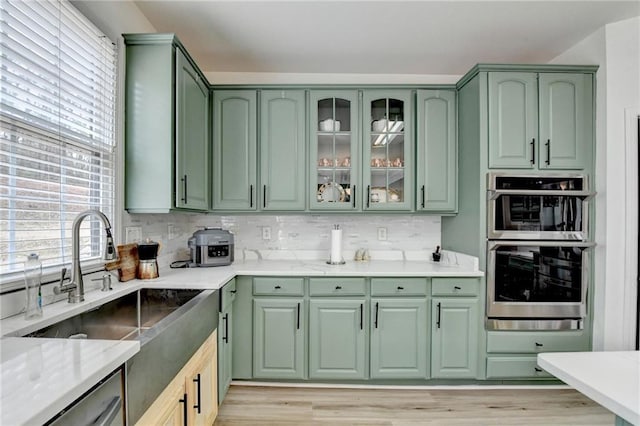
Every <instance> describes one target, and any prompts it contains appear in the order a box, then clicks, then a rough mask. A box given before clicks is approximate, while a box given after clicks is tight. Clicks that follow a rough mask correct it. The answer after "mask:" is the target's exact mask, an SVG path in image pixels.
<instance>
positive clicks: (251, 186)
mask: <svg viewBox="0 0 640 426" xmlns="http://www.w3.org/2000/svg"><path fill="white" fill-rule="evenodd" d="M249 207H250V208H253V185H249Z"/></svg>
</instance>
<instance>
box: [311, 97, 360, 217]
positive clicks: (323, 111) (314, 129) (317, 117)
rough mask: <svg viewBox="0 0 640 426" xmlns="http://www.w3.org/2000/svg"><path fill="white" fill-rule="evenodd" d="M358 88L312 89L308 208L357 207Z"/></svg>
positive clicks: (351, 208) (343, 208)
mask: <svg viewBox="0 0 640 426" xmlns="http://www.w3.org/2000/svg"><path fill="white" fill-rule="evenodd" d="M358 105H359V103H358V92H357V91H356V90H311V91H310V92H309V106H310V109H309V138H310V139H309V166H308V170H309V192H308V198H309V208H310V209H311V210H356V209H359V208H360V202H359V200H358V198H357V194H358V192H357V191H358V189H362V188H358V187H359V185H360V145H359V143H360V138H359V135H360V132H359V121H358V111H359V110H358Z"/></svg>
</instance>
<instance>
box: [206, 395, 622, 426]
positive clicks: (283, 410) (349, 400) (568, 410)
mask: <svg viewBox="0 0 640 426" xmlns="http://www.w3.org/2000/svg"><path fill="white" fill-rule="evenodd" d="M614 421H615V420H614V415H613V414H612V413H611V412H609V411H608V410H606V409H605V408H602V407H601V406H600V405H598V404H596V403H595V402H593V401H591V400H590V399H588V398H587V397H585V396H583V395H582V394H580V393H579V392H576V391H574V390H571V389H533V390H530V389H513V390H512V389H480V390H475V389H474V390H456V389H452V390H449V389H444V390H443V389H434V390H404V389H403V390H388V389H327V388H293V387H256V386H240V385H232V386H231V388H230V389H229V392H228V393H227V396H226V398H225V400H224V403H223V404H222V406H221V407H220V412H219V414H218V418H217V419H216V422H215V425H216V426H235V425H243V426H246V425H260V426H275V425H297V426H298V425H299V426H306V425H324V426H327V425H340V426H344V425H375V426H379V425H380V426H382V425H388V426H400V425H412V426H416V425H527V426H528V425H613V424H614Z"/></svg>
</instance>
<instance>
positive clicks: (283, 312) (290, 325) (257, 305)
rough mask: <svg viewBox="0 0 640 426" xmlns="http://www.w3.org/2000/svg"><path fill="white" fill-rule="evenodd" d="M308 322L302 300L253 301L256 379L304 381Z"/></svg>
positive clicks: (264, 299)
mask: <svg viewBox="0 0 640 426" xmlns="http://www.w3.org/2000/svg"><path fill="white" fill-rule="evenodd" d="M305 318H306V310H305V302H304V299H302V298H288V299H285V298H255V299H254V300H253V377H255V378H261V379H302V378H304V375H305V374H304V373H305V363H304V361H305V332H304V330H305V328H306V321H305Z"/></svg>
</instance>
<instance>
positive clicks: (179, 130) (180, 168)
mask: <svg viewBox="0 0 640 426" xmlns="http://www.w3.org/2000/svg"><path fill="white" fill-rule="evenodd" d="M209 145H210V144H209V88H208V85H207V83H206V82H205V81H204V80H203V77H201V76H200V74H199V72H198V71H197V70H196V68H195V67H194V66H193V65H192V64H191V62H189V60H188V59H187V57H186V56H185V54H184V53H182V51H180V50H179V49H178V50H177V51H176V183H175V185H176V188H177V191H176V207H180V208H186V209H195V210H207V209H208V208H209Z"/></svg>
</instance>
